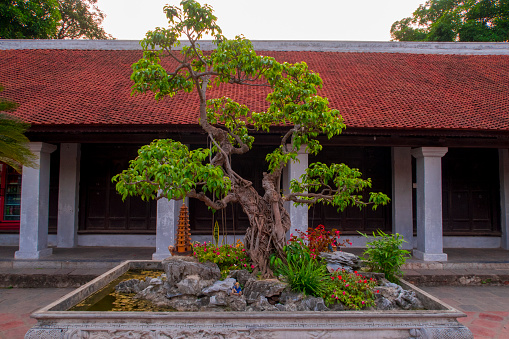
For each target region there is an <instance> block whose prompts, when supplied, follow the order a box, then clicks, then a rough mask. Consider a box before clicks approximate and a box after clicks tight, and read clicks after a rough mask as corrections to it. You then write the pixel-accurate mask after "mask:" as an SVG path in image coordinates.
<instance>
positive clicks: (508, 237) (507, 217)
mask: <svg viewBox="0 0 509 339" xmlns="http://www.w3.org/2000/svg"><path fill="white" fill-rule="evenodd" d="M498 168H499V177H500V227H501V230H502V239H501V247H502V248H503V249H506V250H509V151H508V150H507V149H500V150H498Z"/></svg>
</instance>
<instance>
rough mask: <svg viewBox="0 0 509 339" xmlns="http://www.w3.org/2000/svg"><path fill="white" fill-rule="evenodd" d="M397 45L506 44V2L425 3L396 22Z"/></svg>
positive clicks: (457, 0)
mask: <svg viewBox="0 0 509 339" xmlns="http://www.w3.org/2000/svg"><path fill="white" fill-rule="evenodd" d="M391 37H392V39H393V40H399V41H470V42H471V41H508V40H509V0H428V1H426V3H425V4H424V5H420V6H419V8H417V9H416V10H415V12H414V13H413V16H412V17H409V18H404V19H402V20H400V21H396V22H395V23H394V24H392V27H391Z"/></svg>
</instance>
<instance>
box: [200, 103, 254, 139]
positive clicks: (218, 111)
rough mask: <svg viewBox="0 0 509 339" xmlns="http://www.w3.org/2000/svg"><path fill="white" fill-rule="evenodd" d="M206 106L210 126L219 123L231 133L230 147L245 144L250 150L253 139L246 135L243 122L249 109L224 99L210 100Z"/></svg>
mask: <svg viewBox="0 0 509 339" xmlns="http://www.w3.org/2000/svg"><path fill="white" fill-rule="evenodd" d="M207 104H208V107H207V120H208V121H209V122H210V123H211V124H218V123H219V124H221V125H222V126H224V127H226V128H227V129H228V130H230V131H231V132H232V133H230V134H229V135H228V137H229V141H230V143H231V144H232V145H234V146H236V147H239V146H240V145H241V144H246V145H247V146H248V147H249V148H251V146H252V145H253V141H254V137H252V136H250V135H249V134H248V130H247V127H246V121H245V120H246V118H247V117H248V115H249V113H250V112H249V108H247V106H245V105H241V104H239V103H237V102H235V101H233V100H232V99H230V98H224V97H223V98H218V99H211V100H209V101H208V102H207Z"/></svg>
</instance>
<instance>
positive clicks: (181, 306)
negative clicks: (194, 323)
mask: <svg viewBox="0 0 509 339" xmlns="http://www.w3.org/2000/svg"><path fill="white" fill-rule="evenodd" d="M167 305H168V306H170V307H172V308H174V309H175V310H177V311H179V312H197V311H199V310H200V306H199V305H200V303H199V302H198V298H196V297H195V296H190V295H183V296H180V297H175V298H172V299H170V300H168V303H167Z"/></svg>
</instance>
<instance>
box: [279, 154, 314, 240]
mask: <svg viewBox="0 0 509 339" xmlns="http://www.w3.org/2000/svg"><path fill="white" fill-rule="evenodd" d="M305 149H306V147H305V145H302V147H301V149H300V151H299V154H298V155H297V159H296V161H293V160H290V162H289V163H288V164H287V165H286V167H285V169H284V172H283V193H284V194H288V193H290V181H291V180H293V179H297V180H299V179H300V176H301V175H303V174H304V173H306V169H307V168H308V154H307V152H306V151H305ZM285 208H286V210H287V211H288V213H289V214H290V221H291V223H292V226H291V228H290V230H289V231H288V234H287V235H286V236H287V238H288V237H289V236H290V234H292V233H294V234H295V231H296V230H299V231H301V232H306V231H307V229H308V207H307V206H295V205H294V203H293V202H286V203H285Z"/></svg>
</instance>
